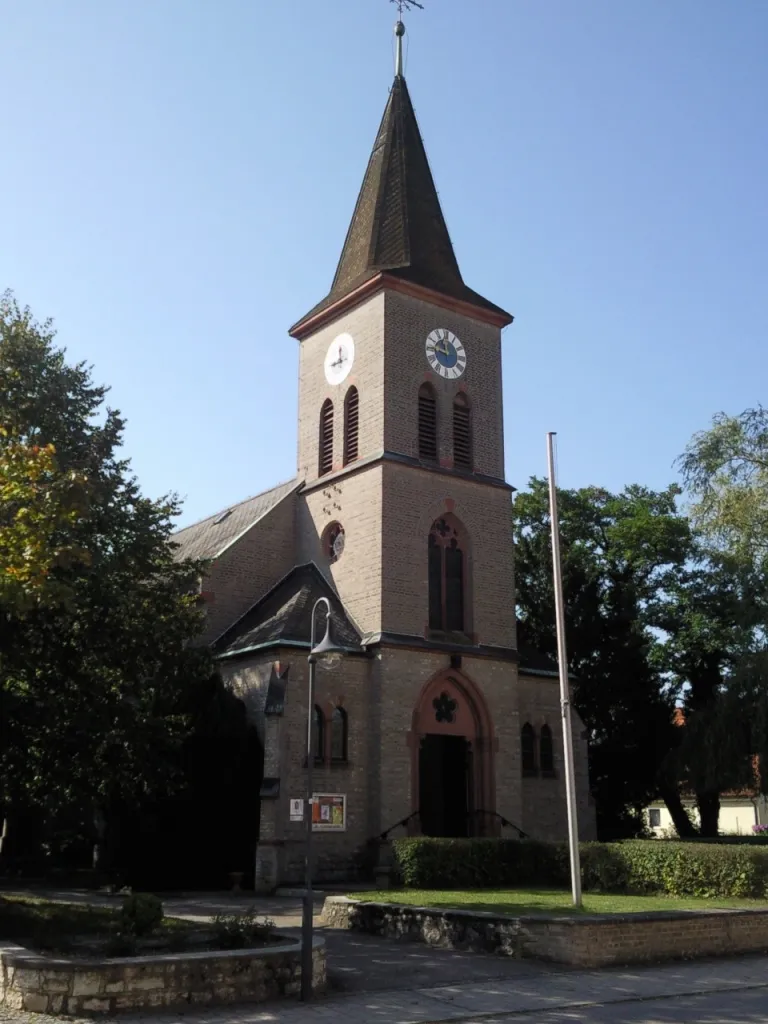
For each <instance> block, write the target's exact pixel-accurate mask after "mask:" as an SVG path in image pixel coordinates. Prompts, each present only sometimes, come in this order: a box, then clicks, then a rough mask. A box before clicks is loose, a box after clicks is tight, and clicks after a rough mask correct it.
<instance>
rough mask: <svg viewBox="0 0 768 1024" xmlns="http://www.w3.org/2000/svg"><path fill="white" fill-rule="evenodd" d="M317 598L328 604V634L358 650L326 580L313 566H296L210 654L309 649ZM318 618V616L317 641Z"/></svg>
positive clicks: (351, 625) (356, 637)
mask: <svg viewBox="0 0 768 1024" xmlns="http://www.w3.org/2000/svg"><path fill="white" fill-rule="evenodd" d="M319 597H327V598H328V600H329V601H330V603H331V631H332V632H331V635H332V636H333V639H334V640H335V641H336V642H337V643H339V644H341V645H342V646H343V647H347V648H350V649H352V650H354V649H356V648H359V649H360V650H361V651H362V648H360V636H361V634H360V633H359V631H358V630H357V628H356V627H355V625H354V623H353V622H352V620H351V619H350V618H349V616H348V615H347V613H346V611H345V610H344V606H343V605H342V603H341V601H340V600H339V598H338V596H337V595H336V594H335V593H334V591H333V589H332V588H331V586H330V584H329V583H328V581H327V580H326V579H325V577H324V576H323V575H322V573H321V572H320V570H319V569H318V568H317V566H316V565H314V564H313V563H309V564H307V565H297V566H295V567H294V568H293V569H291V571H290V572H289V573H288V574H287V576H284V577H283V579H282V580H280V582H279V583H278V584H276V585H275V586H274V587H273V588H272V590H270V591H269V593H268V594H266V596H265V597H263V598H261V600H259V601H257V602H256V604H255V605H253V607H252V608H251V609H250V610H249V611H247V612H246V613H245V615H243V617H242V618H241V619H239V620H238V621H237V622H236V623H234V625H232V626H230V628H229V629H228V630H227V631H226V632H225V633H224V634H223V635H222V636H221V637H219V639H218V640H217V641H216V643H215V644H214V652H215V653H216V655H217V656H219V657H231V656H232V655H234V654H237V653H240V652H243V651H244V650H246V649H249V648H254V647H259V646H261V645H264V644H269V643H279V642H283V643H285V642H288V643H293V644H296V643H300V644H306V645H307V646H309V638H310V620H311V616H312V609H313V608H314V605H315V602H316V601H317V599H318V598H319ZM321 622H322V616H320V615H318V624H317V630H318V633H319V635H318V636H317V641H318V642H319V641H320V640H322V637H323V634H322V633H321V632H320V624H321Z"/></svg>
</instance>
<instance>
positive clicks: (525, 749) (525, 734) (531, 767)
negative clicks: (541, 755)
mask: <svg viewBox="0 0 768 1024" xmlns="http://www.w3.org/2000/svg"><path fill="white" fill-rule="evenodd" d="M520 749H521V753H522V758H523V775H535V774H536V733H535V732H534V731H533V726H532V725H531V723H530V722H526V723H525V725H524V726H523V728H522V729H521V730H520Z"/></svg>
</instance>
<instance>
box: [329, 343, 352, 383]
mask: <svg viewBox="0 0 768 1024" xmlns="http://www.w3.org/2000/svg"><path fill="white" fill-rule="evenodd" d="M354 361H355V343H354V341H353V339H352V335H351V334H340V335H339V336H338V338H334V339H333V341H332V342H331V345H330V348H329V349H328V352H327V353H326V356H325V379H326V380H327V381H328V383H329V384H341V382H342V381H343V380H344V379H345V378H346V376H347V374H348V373H349V371H350V370H351V369H352V363H353V362H354Z"/></svg>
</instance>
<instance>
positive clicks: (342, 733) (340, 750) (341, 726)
mask: <svg viewBox="0 0 768 1024" xmlns="http://www.w3.org/2000/svg"><path fill="white" fill-rule="evenodd" d="M347 723H348V719H347V712H346V711H345V710H344V708H342V707H335V708H334V709H333V715H332V717H331V760H332V761H346V760H347V739H348V735H347Z"/></svg>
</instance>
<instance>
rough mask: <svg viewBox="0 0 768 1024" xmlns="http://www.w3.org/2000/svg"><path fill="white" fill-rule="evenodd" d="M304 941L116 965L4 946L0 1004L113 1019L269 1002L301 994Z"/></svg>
mask: <svg viewBox="0 0 768 1024" xmlns="http://www.w3.org/2000/svg"><path fill="white" fill-rule="evenodd" d="M312 959H313V985H314V988H315V991H317V992H321V991H324V990H325V985H326V973H325V968H326V963H325V943H324V941H323V940H322V939H320V938H317V939H315V943H314V949H313V954H312ZM300 982H301V944H300V943H298V942H290V943H285V944H284V945H280V946H269V947H264V948H263V949H245V950H237V951H231V950H227V951H225V952H213V953H211V952H206V953H186V954H183V953H178V954H171V955H163V956H137V957H130V958H128V957H124V958H119V959H111V960H79V961H78V960H65V959H54V958H53V957H48V956H39V955H37V954H35V953H32V952H30V951H29V950H26V949H22V948H21V947H20V946H10V945H3V946H2V947H0V1005H3V1006H6V1007H8V1008H9V1009H18V1010H33V1011H36V1012H38V1013H52V1014H69V1015H84V1014H102V1013H105V1014H107V1013H108V1014H112V1013H117V1012H119V1011H121V1010H144V1009H150V1008H152V1009H156V1008H158V1007H180V1006H190V1005H196V1004H197V1005H199V1004H203V1003H209V1004H215V1003H237V1002H251V1003H257V1002H263V1001H265V1000H267V999H276V998H280V997H281V996H292V995H297V994H298V992H299V988H300Z"/></svg>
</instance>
